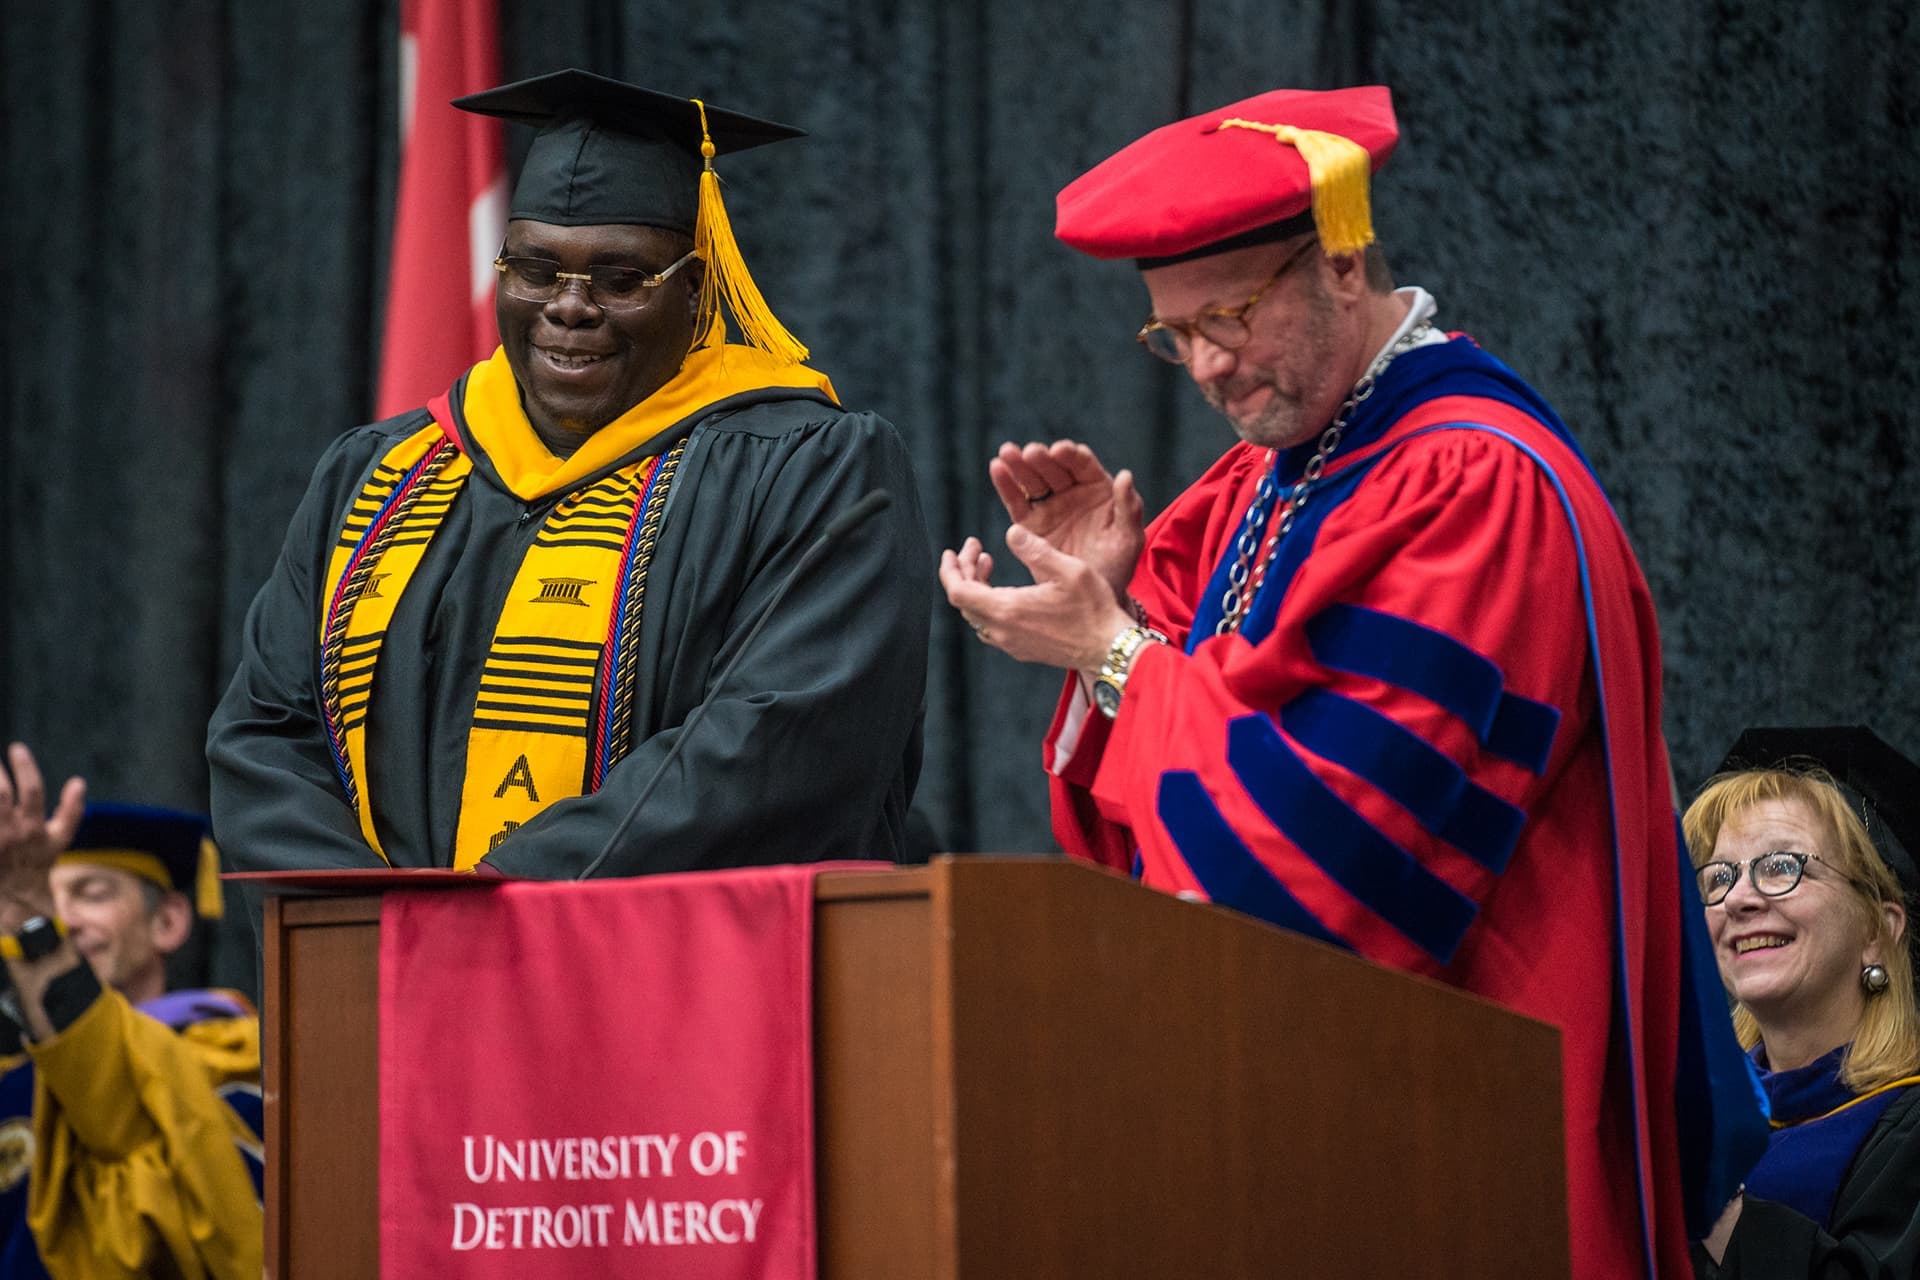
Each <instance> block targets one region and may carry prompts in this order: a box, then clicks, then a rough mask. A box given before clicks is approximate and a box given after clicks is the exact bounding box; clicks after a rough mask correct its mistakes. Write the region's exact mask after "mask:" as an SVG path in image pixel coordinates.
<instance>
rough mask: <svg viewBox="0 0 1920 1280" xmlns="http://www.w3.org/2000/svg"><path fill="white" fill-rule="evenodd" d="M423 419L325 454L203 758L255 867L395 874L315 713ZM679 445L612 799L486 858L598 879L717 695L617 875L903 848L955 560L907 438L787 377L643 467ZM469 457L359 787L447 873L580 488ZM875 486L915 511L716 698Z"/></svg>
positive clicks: (832, 572) (880, 854)
mask: <svg viewBox="0 0 1920 1280" xmlns="http://www.w3.org/2000/svg"><path fill="white" fill-rule="evenodd" d="M427 421H428V418H427V415H426V414H425V412H424V411H420V412H415V413H412V414H407V415H402V416H401V417H399V418H395V419H391V420H389V421H387V422H384V423H377V424H374V425H371V426H367V427H361V428H358V429H356V430H354V431H352V432H350V433H348V434H347V435H345V436H343V437H342V438H341V439H340V440H338V441H337V442H336V443H335V444H334V445H333V446H332V447H331V448H330V449H329V450H328V451H327V453H326V455H325V456H324V457H323V458H322V459H321V461H320V463H319V466H318V468H317V469H316V471H315V473H314V477H313V481H312V483H311V485H310V487H309V488H308V490H307V494H306V497H305V499H304V500H303V501H302V502H301V504H300V508H299V510H298V512H297V513H296V515H295V516H294V519H293V522H292V525H291V527H290V529H289V530H288V533H287V538H286V543H285V546H284V548H283V550H282V552H281V555H280V559H279V562H278V564H277V565H276V567H275V569H274V571H273V575H272V577H271V578H270V579H269V580H268V581H267V583H266V585H265V586H264V587H263V588H262V589H261V591H260V594H259V596H258V597H257V598H256V599H255V601H254V603H253V607H252V609H251V610H250V612H249V614H248V617H247V623H246V631H245V636H244V647H243V653H242V657H241V661H240V666H239V670H238V672H237V673H236V674H235V676H234V679H233V683H232V685H231V687H230V688H229V689H228V690H227V693H226V696H225V698H224V699H223V700H222V702H221V703H220V706H219V708H218V710H217V711H216V712H215V715H214V719H213V722H212V725H211V727H210V729H209V735H208V745H207V755H208V762H209V764H210V766H211V779H212V802H213V803H212V808H213V823H214V829H215V834H216V837H217V838H218V840H219V842H220V846H221V848H222V849H224V850H225V851H226V854H227V856H228V858H229V859H230V860H231V862H232V864H233V865H234V866H235V867H237V868H240V869H246V870H279V869H293V868H325V867H377V866H380V865H382V863H381V861H380V858H379V856H378V855H377V854H376V853H375V852H374V851H373V850H372V849H371V848H370V847H369V846H368V844H367V843H366V841H365V839H364V838H363V837H362V834H361V832H360V829H359V826H358V822H357V819H356V817H355V814H354V812H353V811H352V810H351V809H350V808H349V806H348V802H347V800H346V798H345V795H344V792H343V790H342V787H341V784H340V782H339V780H338V778H337V776H336V774H335V771H334V766H333V763H332V759H331V756H330V753H329V748H328V741H327V735H326V730H325V727H324V725H323V723H322V720H321V717H320V710H319V703H318V701H317V697H316V689H317V683H318V676H317V667H318V648H319V634H320V627H321V622H320V618H321V609H322V602H321V600H320V596H321V593H322V591H323V590H324V583H325V578H326V571H327V563H328V555H329V551H330V549H331V548H332V546H333V545H334V542H335V541H336V539H337V538H338V536H339V532H340V529H341V524H342V518H343V513H344V512H345V511H346V509H347V507H348V505H349V504H350V503H351V502H352V501H353V499H354V498H355V496H356V495H357V494H358V493H359V491H360V488H361V485H362V484H363V483H364V481H365V480H366V478H367V476H368V475H369V473H370V472H371V469H372V468H373V466H374V464H375V463H376V462H377V461H378V460H379V459H380V458H382V457H383V456H384V455H385V454H386V453H387V452H388V450H390V449H391V448H392V447H393V446H394V445H395V443H397V442H398V441H400V440H402V439H405V438H406V437H407V436H408V435H410V434H412V433H414V432H416V431H418V430H419V429H420V428H421V427H422V426H424V425H425V424H426V422H427ZM681 438H685V439H686V440H687V448H686V452H685V455H684V457H683V458H682V460H681V462H680V467H679V474H678V476H677V477H676V479H675V481H674V483H673V485H672V487H671V489H670V491H669V496H668V501H667V506H666V510H665V514H664V519H663V522H662V527H661V530H660V535H659V541H658V545H657V548H656V550H655V554H654V558H653V562H652V567H651V569H650V571H649V575H648V580H647V594H646V599H645V605H644V608H643V611H642V615H641V625H640V633H639V675H638V678H637V680H636V688H635V691H634V707H633V726H634V728H633V742H634V746H633V749H632V751H631V753H630V754H629V755H627V756H626V757H625V758H624V759H623V760H621V761H620V762H619V763H618V764H617V765H616V766H615V767H614V768H613V769H612V770H611V771H610V772H609V773H608V775H607V778H606V780H605V783H604V785H603V786H602V787H601V789H600V790H599V791H597V792H595V793H593V794H591V795H584V796H580V797H577V798H573V799H562V800H559V801H557V802H555V803H553V804H551V805H549V806H548V807H547V808H546V809H545V810H544V811H542V812H541V813H540V814H539V815H538V816H537V817H536V818H534V819H533V820H531V821H529V822H527V823H526V824H524V825H523V826H521V827H519V828H518V829H517V830H515V831H514V832H513V833H512V835H511V836H510V837H508V838H507V839H506V841H505V842H504V843H502V844H501V845H500V846H499V847H498V848H497V849H495V850H494V851H493V852H492V853H491V854H489V855H488V857H487V858H486V865H489V866H491V867H493V868H496V869H497V870H499V871H500V872H502V873H504V874H507V875H510V876H521V877H531V878H541V879H562V878H570V877H573V876H575V875H577V874H579V873H580V872H581V871H582V870H583V869H584V868H586V867H587V865H588V864H589V863H590V862H592V861H593V859H594V858H595V856H596V855H597V854H598V853H599V851H600V849H601V847H602V845H603V844H604V843H605V842H606V840H607V839H608V837H609V835H610V834H611V833H612V832H613V830H614V828H615V827H616V826H617V825H618V823H619V821H620V819H621V816H622V815H623V814H624V813H625V811H626V810H627V808H628V806H629V805H630V804H631V803H632V802H633V800H634V799H635V797H636V795H638V794H639V792H640V791H641V790H642V789H643V788H644V787H645V786H646V785H647V783H648V782H649V780H650V779H651V778H652V777H653V776H654V774H655V773H656V772H658V771H659V770H660V768H661V765H662V762H663V759H664V757H665V756H666V754H667V752H668V749H669V748H670V747H671V746H672V745H673V743H674V741H675V739H676V738H677V737H678V736H679V735H680V733H681V726H682V724H683V722H685V721H686V719H687V717H688V715H689V714H690V713H691V712H692V711H693V710H694V708H695V707H696V706H697V705H698V704H699V703H700V702H701V700H702V699H703V698H707V697H709V696H711V697H712V698H713V700H714V701H713V705H712V707H711V708H710V709H709V710H708V712H707V714H706V716H705V717H704V719H703V720H702V722H701V723H700V724H699V725H698V726H697V727H696V729H695V735H694V739H693V740H691V741H689V742H688V743H687V744H686V746H685V747H684V748H682V749H681V752H680V754H679V755H678V757H677V758H676V759H675V760H674V761H673V763H672V766H671V767H670V768H669V769H668V770H667V771H666V773H665V774H664V776H662V777H661V779H660V781H659V783H658V785H657V786H656V787H655V788H654V790H653V792H652V794H651V796H650V797H649V798H648V799H647V801H646V803H645V805H644V807H643V808H642V809H641V811H640V812H639V814H638V815H637V817H636V819H635V821H634V822H633V823H632V825H631V826H630V827H629V829H628V831H627V833H626V835H625V837H624V838H623V839H622V840H621V842H620V846H619V847H618V848H617V849H615V850H613V851H612V853H611V855H610V856H609V857H608V858H607V859H606V860H605V862H604V863H602V864H601V865H600V866H599V868H598V870H597V872H596V874H597V875H602V876H614V875H636V874H643V873H651V872H663V871H680V870H688V869H694V868H711V867H724V866H738V865H745V864H755V863H778V862H800V861H812V860H819V859H827V858H878V859H895V858H896V857H897V855H898V854H899V853H900V851H901V849H902V847H903V832H904V827H905V823H906V816H907V810H908V805H909V803H910V802H911V800H912V795H913V788H914V783H915V780H916V777H917V775H918V772H919V767H920V755H921V724H922V717H923V707H924V693H925V679H926V651H927V630H928V625H929V616H930V608H931V587H930V583H931V572H932V553H931V550H930V548H929V546H928V542H927V537H926V532H925V526H924V523H923V521H922V517H921V513H920V507H919V502H918V498H917V496H916V493H915V488H914V480H913V474H912V469H911V466H910V464H909V462H908V459H907V455H906V451H905V449H904V448H903V447H902V445H901V442H900V440H899V437H898V436H897V434H896V433H895V431H894V429H893V427H892V426H891V425H889V424H888V423H887V422H885V421H884V420H882V419H880V418H878V417H875V416H873V415H871V414H863V413H847V412H843V411H841V410H840V409H838V408H837V407H835V406H833V405H832V404H831V403H830V402H828V401H827V400H826V399H825V397H824V396H820V395H817V394H814V393H811V392H800V391H791V390H781V389H770V390H767V391H763V392H756V393H751V394H749V395H746V396H735V397H733V398H731V399H730V400H727V401H725V402H723V408H722V410H721V411H720V412H705V413H703V414H701V415H696V418H695V419H694V420H693V421H690V422H687V423H683V424H681V425H680V426H678V427H675V428H672V429H669V430H668V431H666V432H664V433H663V434H662V435H660V436H656V437H655V438H653V439H652V440H650V441H648V442H647V443H646V444H645V445H643V446H641V447H640V448H639V449H637V450H636V451H635V452H634V453H633V454H629V455H628V456H627V457H626V458H624V459H622V460H621V463H622V464H624V463H625V462H628V461H631V460H633V459H634V458H635V457H639V456H644V455H645V454H648V453H652V452H664V451H665V450H666V449H668V448H670V447H672V445H673V444H674V443H675V442H676V441H677V440H679V439H681ZM468 448H469V450H470V451H471V453H472V456H473V458H474V464H475V466H474V473H473V475H472V477H471V478H470V479H469V480H468V481H467V483H466V485H465V486H464V488H463V490H462V492H461V494H460V496H459V498H458V499H457V500H456V501H455V503H454V506H453V508H452V510H451V511H449V513H448V514H447V516H446V520H445V523H444V524H443V526H442V527H441V529H440V532H439V533H438V534H437V535H436V536H435V537H434V539H433V541H432V543H431V544H430V545H429V547H428V550H427V553H426V556H425V558H424V560H423V561H422V563H421V565H420V567H419V569H418V570H417V572H416V573H415V575H414V577H413V580H412V582H411V584H410V585H409V586H408V587H407V589H406V591H405V594H404V595H403V597H402V599H401V601H400V604H399V606H398V608H397V610H396V612H395V614H394V617H393V619H392V623H391V626H390V628H389V631H388V635H387V639H386V641H385V648H384V652H383V655H382V657H381V660H380V669H379V675H378V678H377V679H376V680H375V682H374V687H373V692H372V703H371V706H370V711H369V717H368V739H367V756H368V765H367V770H366V773H367V778H366V780H365V781H364V782H363V784H362V785H363V786H365V787H367V788H369V789H370V791H371V794H372V795H373V797H374V813H375V816H376V820H377V822H378V830H379V834H380V839H381V843H382V844H383V846H384V847H385V851H386V853H387V855H388V858H389V860H390V861H391V863H392V865H395V866H403V867H421V866H448V865H450V864H451V860H452V850H453V845H454V833H455V829H456V825H457V821H458V810H459V805H460V796H461V789H462V782H463V772H464V767H465V756H466V744H467V735H468V729H469V723H470V721H471V718H472V714H473V707H474V701H475V694H476V691H477V688H478V684H479V679H480V671H481V666H482V663H483V661H484V659H485V657H486V652H487V647H488V642H489V640H490V638H491V636H492V633H493V628H494V624H495V621H496V619H497V618H498V615H499V611H500V606H501V600H502V598H503V597H504V595H505V593H506V591H507V590H508V587H509V585H510V584H511V582H512V579H513V575H514V572H515V569H516V568H517V567H518V565H519V564H520V561H521V559H522V557H523V555H524V554H525V552H526V550H527V547H528V545H529V544H530V542H531V540H532V538H533V535H534V533H535V531H536V530H537V529H538V528H539V525H540V520H541V519H542V518H543V517H544V516H545V515H546V514H547V511H548V510H549V509H550V508H551V506H552V505H553V504H554V503H555V502H557V501H558V500H559V499H560V498H561V497H562V496H563V495H559V494H555V495H552V496H551V497H549V498H546V499H542V500H540V501H537V502H535V503H532V504H528V503H524V502H522V501H521V500H520V499H519V498H517V497H515V496H514V495H513V494H512V493H511V492H509V491H508V490H507V489H506V488H505V487H504V485H503V484H502V483H501V482H500V480H499V476H498V473H497V472H496V471H495V469H494V467H493V465H492V463H491V461H490V460H489V459H488V458H487V457H486V456H485V453H484V450H483V449H481V448H480V446H478V445H476V444H472V443H469V444H468ZM611 469H613V468H609V470H611ZM602 474H605V473H604V472H603V473H602ZM593 478H594V479H597V478H598V477H597V476H596V477H593ZM591 482H592V479H589V480H587V481H585V482H583V483H591ZM875 489H885V490H888V491H889V492H891V493H892V495H893V499H894V501H893V503H892V505H891V506H890V507H889V508H887V509H886V510H884V511H883V512H881V513H880V514H879V515H878V516H876V517H874V518H872V519H870V520H868V521H867V522H865V524H864V525H863V526H860V527H856V528H853V529H852V530H850V531H848V532H847V533H846V535H845V536H844V537H842V538H841V539H839V541H838V542H837V543H835V544H834V545H833V547H832V549H831V550H830V551H829V552H827V553H826V554H825V555H824V557H822V558H821V559H819V560H818V561H817V562H816V564H815V565H814V566H813V567H812V568H811V569H809V570H808V571H807V572H806V573H805V575H804V576H803V577H802V578H801V579H800V580H799V581H798V582H796V584H795V586H794V587H793V589H792V590H791V591H790V592H789V593H788V595H787V597H786V599H785V600H784V601H783V602H782V603H781V605H780V606H779V608H778V610H777V612H776V613H775V614H773V615H772V617H771V619H770V620H769V621H768V623H767V625H766V626H765V628H764V629H763V630H762V631H761V633H760V634H759V636H758V637H757V638H756V639H755V641H754V643H753V646H752V648H751V649H750V651H748V652H747V654H746V656H745V657H744V658H743V660H742V661H741V663H740V665H739V666H738V667H737V668H736V669H735V670H734V672H733V674H732V676H731V677H730V678H729V679H728V681H727V683H726V685H725V687H723V688H716V687H715V686H714V681H715V680H716V679H717V678H718V676H719V674H720V672H721V669H722V667H723V666H724V665H725V664H726V663H727V661H728V660H729V659H730V658H731V657H732V656H733V654H734V652H735V650H736V648H737V647H738V646H740V644H741V642H742V640H743V638H744V636H745V633H746V630H747V629H748V627H749V626H751V625H752V622H753V620H754V618H755V616H756V615H757V614H758V613H759V611H760V608H761V606H762V605H764V604H765V603H766V602H767V600H768V599H769V598H770V597H771V596H772V595H773V594H774V592H775V591H777V590H778V588H779V585H780V582H781V581H782V579H783V578H785V577H786V576H787V574H788V572H789V570H791V569H792V567H793V566H794V564H795V563H796V562H797V561H798V560H799V558H800V556H801V555H802V553H803V552H804V551H805V550H806V548H807V547H808V545H809V544H810V543H812V542H813V541H814V539H815V538H816V537H818V535H819V534H820V532H821V530H822V528H823V527H824V526H826V525H827V523H828V522H829V521H831V520H832V519H833V518H834V516H835V515H836V514H838V513H839V512H841V511H843V510H845V509H846V508H847V507H849V506H851V505H852V504H853V503H854V502H856V501H858V500H859V499H860V498H861V497H863V496H864V495H866V494H867V493H869V492H871V491H873V490H875Z"/></svg>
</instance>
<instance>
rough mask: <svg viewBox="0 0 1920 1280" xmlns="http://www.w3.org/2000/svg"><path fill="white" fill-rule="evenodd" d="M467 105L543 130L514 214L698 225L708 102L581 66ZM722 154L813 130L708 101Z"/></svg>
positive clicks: (684, 228)
mask: <svg viewBox="0 0 1920 1280" xmlns="http://www.w3.org/2000/svg"><path fill="white" fill-rule="evenodd" d="M453 105H454V106H456V107H458V108H460V109H461V110H462V111H471V112H474V113H476V114H478V115H483V116H497V117H499V118H501V119H503V120H513V121H516V122H518V123H520V124H530V125H534V126H535V127H537V128H538V129H539V130H540V132H539V134H538V135H537V136H536V137H535V138H534V140H533V146H532V147H531V148H530V149H529V150H528V152H527V159H526V163H525V164H524V165H522V166H521V169H520V180H519V182H518V183H516V184H515V186H514V189H513V201H512V204H511V206H510V208H509V212H508V216H509V217H512V218H530V219H532V220H534V221H536V222H549V223H553V224H555V225H558V226H565V227H583V226H598V225H601V224H604V223H637V224H640V225H644V226H650V227H665V228H667V229H669V230H672V231H678V232H681V233H683V234H685V235H692V234H693V229H694V220H695V216H696V213H697V210H698V205H699V184H700V172H701V168H702V157H701V141H702V129H701V112H702V105H701V104H700V103H697V102H695V101H694V100H693V99H691V98H676V97H674V96H673V95H672V94H667V93H656V92H655V91H653V90H652V89H642V88H640V87H639V86H637V85H631V84H627V83H625V82H624V81H620V80H610V79H608V78H607V77H606V76H598V75H595V74H593V73H592V72H591V71H581V70H579V69H578V68H574V69H570V70H567V71H554V72H551V73H549V74H547V75H543V76H535V77H534V78H533V79H531V80H520V81H516V82H515V83H513V84H508V85H501V86H500V87H499V88H497V89H487V90H485V91H483V92H481V93H470V94H468V95H467V96H466V97H464V98H455V99H454V100H453ZM705 116H706V129H705V135H706V136H707V137H709V138H711V140H712V142H713V149H714V154H716V155H726V154H727V153H728V152H733V151H745V150H747V149H748V148H749V147H757V146H760V145H762V144H764V143H768V142H782V141H785V140H786V139H788V138H800V137H805V136H806V134H805V131H804V130H800V129H795V128H793V127H792V126H791V125H784V124H775V123H774V122H773V121H771V120H758V119H755V118H754V117H752V116H745V115H741V114H739V113H738V112H735V111H727V110H723V109H721V108H719V107H714V106H707V107H706V108H705Z"/></svg>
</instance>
